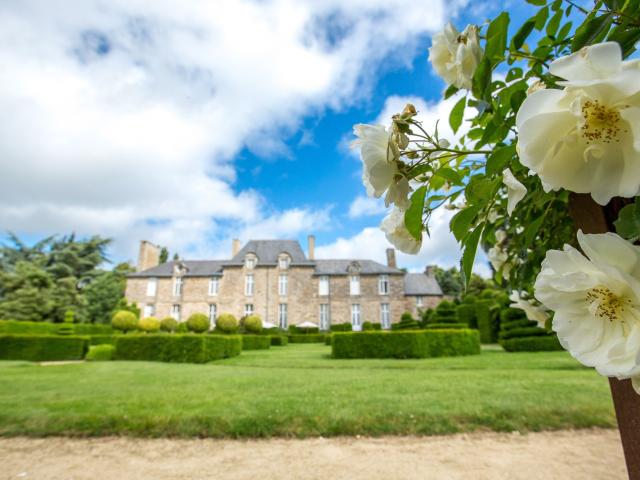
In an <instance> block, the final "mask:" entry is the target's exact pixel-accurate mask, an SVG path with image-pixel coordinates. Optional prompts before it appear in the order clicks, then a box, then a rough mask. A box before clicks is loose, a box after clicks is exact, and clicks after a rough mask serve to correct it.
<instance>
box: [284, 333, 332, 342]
mask: <svg viewBox="0 0 640 480" xmlns="http://www.w3.org/2000/svg"><path fill="white" fill-rule="evenodd" d="M324 337H325V334H324V333H301V334H291V335H289V343H324Z"/></svg>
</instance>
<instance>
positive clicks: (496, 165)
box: [485, 145, 516, 175]
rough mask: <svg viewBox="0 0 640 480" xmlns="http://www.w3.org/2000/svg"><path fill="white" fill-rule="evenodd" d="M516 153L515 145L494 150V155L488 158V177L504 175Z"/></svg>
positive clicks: (486, 168)
mask: <svg viewBox="0 0 640 480" xmlns="http://www.w3.org/2000/svg"><path fill="white" fill-rule="evenodd" d="M515 153H516V147H515V145H508V146H506V147H501V148H498V149H497V150H494V151H493V153H492V154H491V155H489V158H487V165H486V167H485V171H486V172H487V175H495V174H498V173H502V171H503V170H504V169H505V167H506V166H507V165H508V164H509V162H511V159H512V158H513V155H514V154H515Z"/></svg>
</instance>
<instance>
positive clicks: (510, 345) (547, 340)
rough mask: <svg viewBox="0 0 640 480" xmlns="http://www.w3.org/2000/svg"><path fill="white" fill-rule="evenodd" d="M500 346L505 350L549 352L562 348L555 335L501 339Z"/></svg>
mask: <svg viewBox="0 0 640 480" xmlns="http://www.w3.org/2000/svg"><path fill="white" fill-rule="evenodd" d="M500 345H502V348H504V349H505V350H506V351H507V352H551V351H556V350H563V348H562V345H560V342H559V341H558V337H557V336H555V335H546V336H539V337H516V338H509V339H507V340H502V341H501V342H500Z"/></svg>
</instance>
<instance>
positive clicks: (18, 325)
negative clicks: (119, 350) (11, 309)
mask: <svg viewBox="0 0 640 480" xmlns="http://www.w3.org/2000/svg"><path fill="white" fill-rule="evenodd" d="M61 328H65V329H68V328H70V329H71V334H75V335H108V334H111V333H114V332H113V329H112V328H111V327H110V326H109V325H99V324H93V323H51V322H23V321H18V320H0V335H1V334H16V335H58V334H59V330H60V329H61Z"/></svg>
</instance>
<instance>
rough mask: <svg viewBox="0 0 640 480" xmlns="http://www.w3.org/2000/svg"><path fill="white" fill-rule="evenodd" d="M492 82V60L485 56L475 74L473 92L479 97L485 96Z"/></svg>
mask: <svg viewBox="0 0 640 480" xmlns="http://www.w3.org/2000/svg"><path fill="white" fill-rule="evenodd" d="M490 83H491V62H490V61H489V59H488V58H487V57H484V58H483V59H482V61H481V62H480V65H478V68H476V71H475V72H474V74H473V80H472V87H471V92H472V93H473V95H474V96H475V97H476V98H477V99H478V100H480V99H482V98H484V97H485V90H486V89H487V87H488V86H489V84H490Z"/></svg>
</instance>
